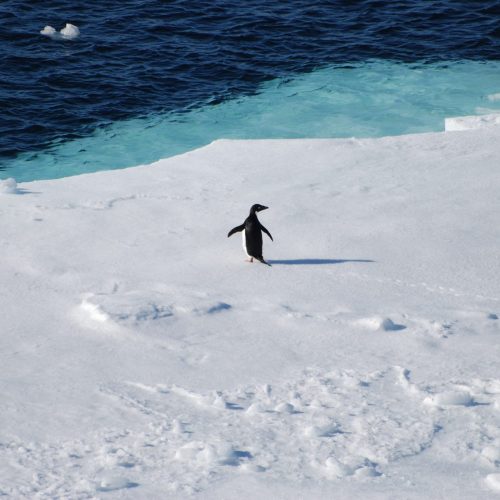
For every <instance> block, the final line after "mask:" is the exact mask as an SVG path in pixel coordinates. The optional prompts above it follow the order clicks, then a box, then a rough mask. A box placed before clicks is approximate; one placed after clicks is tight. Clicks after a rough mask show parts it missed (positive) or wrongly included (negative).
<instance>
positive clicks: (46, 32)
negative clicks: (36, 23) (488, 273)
mask: <svg viewBox="0 0 500 500" xmlns="http://www.w3.org/2000/svg"><path fill="white" fill-rule="evenodd" d="M40 33H41V34H42V35H46V36H56V35H57V31H56V30H55V29H54V28H53V27H52V26H45V28H43V30H42V31H40Z"/></svg>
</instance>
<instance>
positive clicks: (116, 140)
mask: <svg viewBox="0 0 500 500" xmlns="http://www.w3.org/2000/svg"><path fill="white" fill-rule="evenodd" d="M499 74H500V62H498V61H490V62H478V61H462V62H450V63H447V64H445V63H439V64H402V63H393V62H388V61H372V62H370V63H366V64H358V65H345V66H340V67H329V68H324V69H319V70H316V71H313V72H311V73H309V74H303V75H300V76H297V77H296V78H290V79H289V80H281V79H280V80H273V81H270V82H268V83H265V84H263V85H261V87H259V89H258V91H257V93H256V94H254V95H250V96H243V97H240V98H237V99H233V100H228V101H223V102H221V103H219V104H216V105H210V104H206V105H200V106H199V107H195V108H193V109H192V110H190V111H186V112H185V113H167V114H164V115H161V114H160V115H153V116H148V117H146V118H143V119H131V120H125V121H121V122H115V123H114V124H113V125H111V126H108V127H103V128H98V129H97V130H96V132H95V133H94V134H93V135H92V136H90V137H86V138H83V139H78V140H74V141H70V142H63V143H61V144H57V143H55V144H54V146H53V147H52V148H51V149H49V150H47V151H45V152H39V153H37V154H25V155H21V156H20V157H18V158H17V159H15V160H13V161H7V162H4V166H5V168H6V170H4V171H3V172H2V171H0V178H6V177H15V178H16V179H17V180H33V179H50V178H57V177H65V176H68V175H74V174H78V173H83V172H93V171H96V170H103V169H110V168H123V167H128V166H135V165H138V164H144V163H150V162H152V161H155V160H158V159H160V158H165V157H168V156H172V155H175V154H179V153H183V152H186V151H189V150H192V149H194V148H196V147H200V146H203V145H206V144H208V143H210V142H212V141H213V140H215V139H220V138H239V139H249V138H254V139H257V138H263V139H264V138H266V139H267V138H299V137H308V138H315V137H317V138H319V137H322V138H327V137H380V136H388V135H399V134H405V133H414V132H428V131H440V130H443V129H444V127H443V124H444V119H445V118H446V117H451V116H462V115H473V114H484V113H492V112H495V111H499V110H500V101H499V100H498V98H496V97H495V96H498V92H499V90H500V80H499V76H498V75H499Z"/></svg>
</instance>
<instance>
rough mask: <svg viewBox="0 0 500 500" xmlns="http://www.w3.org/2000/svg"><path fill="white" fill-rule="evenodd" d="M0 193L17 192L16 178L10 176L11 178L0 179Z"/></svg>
mask: <svg viewBox="0 0 500 500" xmlns="http://www.w3.org/2000/svg"><path fill="white" fill-rule="evenodd" d="M0 193H6V194H16V193H17V182H16V180H15V179H13V178H12V177H10V178H9V179H5V180H4V181H0Z"/></svg>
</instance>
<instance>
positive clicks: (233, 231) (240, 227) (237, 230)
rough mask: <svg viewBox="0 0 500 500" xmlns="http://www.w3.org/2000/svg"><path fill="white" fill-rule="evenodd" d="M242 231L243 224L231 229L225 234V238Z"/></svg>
mask: <svg viewBox="0 0 500 500" xmlns="http://www.w3.org/2000/svg"><path fill="white" fill-rule="evenodd" d="M243 229H245V224H242V225H241V226H236V227H233V229H231V231H229V233H227V237H228V238H229V236H232V235H233V234H234V233H239V232H240V231H243Z"/></svg>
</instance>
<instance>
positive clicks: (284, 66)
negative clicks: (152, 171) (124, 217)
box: [0, 0, 500, 181]
mask: <svg viewBox="0 0 500 500" xmlns="http://www.w3.org/2000/svg"><path fill="white" fill-rule="evenodd" d="M0 18H1V19H2V20H3V22H2V23H0V42H1V44H2V51H1V53H0V77H1V81H2V85H1V86H0V106H1V109H2V113H1V114H0V178H6V177H11V176H13V177H15V178H16V179H17V180H20V181H23V180H32V179H43V178H56V177H62V176H66V175H74V174H79V173H83V172H91V171H96V170H101V169H110V168H124V167H127V166H132V165H138V164H144V163H150V162H152V161H154V160H157V159H159V158H163V157H167V156H171V155H174V154H178V153H182V152H185V151H188V150H190V149H193V148H196V147H199V146H202V145H205V144H208V143H210V142H211V141H213V140H214V139H217V138H297V137H351V136H357V137H368V136H372V137H378V136H383V135H395V134H404V133H412V132H424V131H435V130H442V129H443V122H444V118H445V117H447V116H457V115H465V114H481V113H486V112H493V111H498V110H500V101H499V100H498V99H497V97H498V96H497V94H498V93H500V2H499V1H492V0H489V1H465V0H463V1H456V0H455V1H439V2H437V1H429V2H423V1H420V0H412V1H394V2H383V1H375V0H364V1H362V0H361V1H356V2H347V1H333V2H331V1H330V2H315V1H299V0H289V1H287V2H277V1H269V0H268V1H261V0H259V1H249V2H244V3H237V2H235V1H227V0H214V1H213V2H210V3H207V2H201V1H195V0H192V1H189V2H187V1H184V0H182V1H181V0H174V1H160V0H150V1H148V2H144V1H142V0H121V1H120V2H118V1H116V0H110V1H108V2H100V1H99V2H97V1H93V0H90V1H86V2H83V1H82V2H80V1H72V2H64V1H63V0H45V1H44V2H30V1H20V0H4V1H3V2H1V3H0ZM66 23H72V24H73V25H76V26H78V28H79V30H80V35H79V36H77V37H76V38H73V39H64V38H62V37H57V38H51V37H47V36H44V35H42V34H40V31H41V30H42V29H43V28H44V27H45V26H46V25H50V26H53V27H54V28H55V29H56V30H57V31H59V30H60V29H61V28H63V27H64V26H65V24H66Z"/></svg>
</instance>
